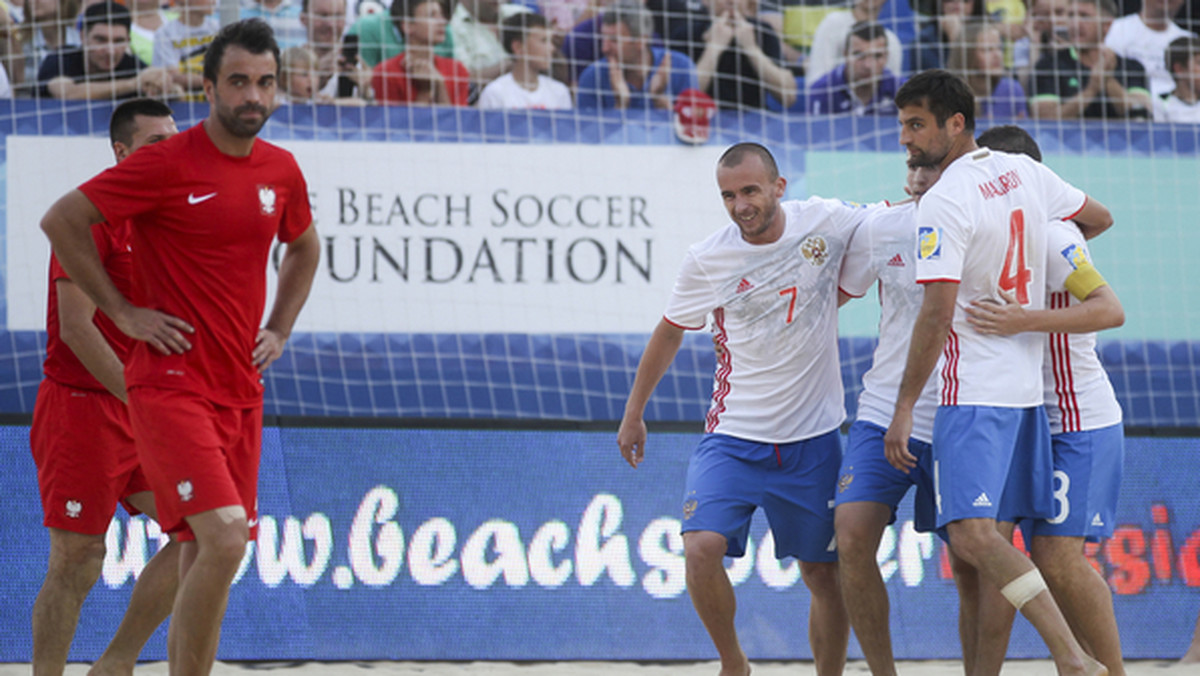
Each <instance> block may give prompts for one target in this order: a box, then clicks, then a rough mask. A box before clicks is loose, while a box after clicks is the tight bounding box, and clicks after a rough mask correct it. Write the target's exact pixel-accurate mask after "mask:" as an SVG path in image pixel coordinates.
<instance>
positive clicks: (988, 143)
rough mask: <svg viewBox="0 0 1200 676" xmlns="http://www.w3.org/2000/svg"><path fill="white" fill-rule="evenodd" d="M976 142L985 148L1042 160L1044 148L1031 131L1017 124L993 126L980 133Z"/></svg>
mask: <svg viewBox="0 0 1200 676" xmlns="http://www.w3.org/2000/svg"><path fill="white" fill-rule="evenodd" d="M975 143H977V144H979V145H980V146H981V147H983V148H991V149H992V150H999V151H1000V152H1002V153H1012V154H1014V155H1027V156H1029V157H1032V158H1033V159H1035V160H1037V161H1038V162H1041V161H1042V149H1041V148H1039V147H1038V144H1037V141H1035V140H1033V137H1032V136H1030V135H1029V132H1027V131H1025V130H1024V129H1022V128H1020V127H1018V126H1017V125H1015V124H1002V125H1000V126H998V127H992V128H991V129H989V130H987V131H985V132H983V133H982V134H980V135H979V138H977V139H975Z"/></svg>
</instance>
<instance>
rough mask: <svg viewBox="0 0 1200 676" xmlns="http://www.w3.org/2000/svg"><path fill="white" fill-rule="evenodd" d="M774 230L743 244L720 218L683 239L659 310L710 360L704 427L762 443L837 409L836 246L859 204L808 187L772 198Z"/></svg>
mask: <svg viewBox="0 0 1200 676" xmlns="http://www.w3.org/2000/svg"><path fill="white" fill-rule="evenodd" d="M780 209H782V210H783V213H784V216H785V217H786V224H785V226H784V232H783V235H782V236H781V237H780V238H779V239H778V240H777V241H775V242H772V243H770V244H750V243H748V242H746V241H745V240H743V239H742V235H741V230H740V229H739V228H738V226H737V224H735V223H730V224H728V225H726V226H725V227H724V228H722V229H720V230H718V231H717V232H715V233H713V234H712V235H711V236H710V237H708V238H707V239H705V240H704V241H703V242H700V243H698V244H695V245H693V246H692V247H691V248H690V249H688V253H687V256H686V257H685V258H684V261H683V265H682V267H681V269H680V271H679V277H678V279H676V281H675V290H674V291H673V292H672V294H671V299H670V301H669V302H668V303H667V311H666V313H665V314H664V319H665V320H666V321H668V322H670V323H672V324H674V325H676V326H679V327H682V328H685V329H700V328H703V327H704V325H705V318H706V317H707V315H708V314H709V313H712V319H713V330H714V332H715V334H716V340H717V342H718V343H719V344H720V345H721V346H722V347H723V348H724V350H723V352H722V354H721V356H720V357H719V358H718V360H717V372H716V377H715V378H714V381H713V394H712V404H711V405H710V407H709V411H708V415H707V416H706V418H705V430H706V431H707V432H717V433H720V434H728V435H730V436H735V437H739V438H742V439H748V440H751V441H759V442H764V443H785V442H792V441H800V440H803V439H809V438H812V437H815V436H819V435H821V434H825V433H826V432H829V431H831V430H834V429H837V428H838V427H839V426H840V425H841V424H842V421H843V420H844V419H845V418H846V407H845V403H844V401H843V397H844V394H843V390H842V374H841V366H840V362H839V360H838V348H837V285H838V273H839V271H840V269H841V265H842V256H843V255H844V254H845V252H846V246H847V245H848V244H849V242H850V237H851V235H853V234H854V229H855V228H857V227H858V225H859V224H860V223H861V222H862V220H863V218H864V217H865V216H866V215H867V214H868V213H869V210H868V209H866V208H865V207H862V206H858V205H849V204H846V203H843V202H840V201H838V200H827V199H821V198H817V197H813V198H810V199H807V200H805V201H803V202H801V201H788V202H783V203H782V204H781V205H780Z"/></svg>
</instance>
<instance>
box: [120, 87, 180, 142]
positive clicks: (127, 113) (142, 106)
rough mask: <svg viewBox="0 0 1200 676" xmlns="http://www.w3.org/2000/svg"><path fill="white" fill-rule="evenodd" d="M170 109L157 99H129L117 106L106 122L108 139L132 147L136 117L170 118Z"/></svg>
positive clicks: (171, 113)
mask: <svg viewBox="0 0 1200 676" xmlns="http://www.w3.org/2000/svg"><path fill="white" fill-rule="evenodd" d="M173 114H174V113H173V112H172V111H171V107H170V106H168V105H167V104H165V103H163V102H162V101H159V100H158V99H145V98H141V99H129V100H128V101H125V102H123V103H122V104H121V105H119V106H117V107H116V108H115V109H114V110H113V112H112V117H111V118H109V120H108V139H109V140H110V141H112V142H113V143H124V144H125V145H127V146H129V145H133V130H134V129H136V128H137V123H136V122H135V121H134V118H136V117H137V116H138V115H142V116H144V117H171V115H173Z"/></svg>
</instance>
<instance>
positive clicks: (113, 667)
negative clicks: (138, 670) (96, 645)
mask: <svg viewBox="0 0 1200 676" xmlns="http://www.w3.org/2000/svg"><path fill="white" fill-rule="evenodd" d="M87 676H133V665H132V664H116V660H112V659H105V657H104V656H103V655H101V656H100V659H98V660H96V662H95V664H93V665H92V668H91V669H88V673H87Z"/></svg>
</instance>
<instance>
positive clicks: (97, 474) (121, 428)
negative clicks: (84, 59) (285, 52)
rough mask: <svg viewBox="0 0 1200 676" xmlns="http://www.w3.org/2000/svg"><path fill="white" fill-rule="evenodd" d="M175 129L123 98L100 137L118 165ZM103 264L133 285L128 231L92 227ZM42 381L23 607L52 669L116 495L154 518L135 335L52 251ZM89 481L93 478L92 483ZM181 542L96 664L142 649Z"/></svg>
mask: <svg viewBox="0 0 1200 676" xmlns="http://www.w3.org/2000/svg"><path fill="white" fill-rule="evenodd" d="M176 133H177V131H176V129H175V120H174V119H173V118H172V117H171V109H170V108H169V107H167V105H166V104H164V103H162V102H160V101H154V100H152V99H133V100H130V101H126V102H125V103H123V104H121V105H120V106H118V107H117V108H116V110H114V111H113V115H112V119H111V120H110V122H109V137H110V139H111V141H112V146H113V154H114V155H115V156H116V159H117V162H121V161H123V160H125V159H126V158H128V157H129V156H130V155H131V154H132V153H133V152H134V151H135V150H137V149H138V148H140V147H142V146H144V145H148V144H151V143H157V142H158V141H161V140H163V139H167V138H170V137H172V136H174V135H175V134H176ZM91 235H92V238H93V240H94V242H95V244H96V248H97V250H98V252H99V254H100V258H101V260H102V261H103V265H104V269H105V271H107V272H108V275H109V276H110V277H111V278H112V280H113V283H114V284H116V286H117V288H118V289H120V290H121V292H122V293H128V291H129V289H130V285H131V272H132V269H131V267H132V258H133V254H132V253H131V252H130V249H129V227H128V225H127V224H125V223H121V224H120V225H113V224H109V223H99V224H96V225H93V226H92V229H91ZM46 333H47V339H46V362H45V364H44V366H43V369H44V372H45V374H46V378H45V379H44V380H43V381H42V384H41V387H40V388H38V396H37V403H36V404H35V405H34V408H33V428H32V430H31V433H30V446H31V448H32V450H33V458H34V462H35V463H36V464H37V468H38V488H39V489H40V491H41V495H42V507H43V511H44V513H45V518H44V524H45V525H46V527H47V528H48V529H49V531H50V558H49V562H48V563H47V567H46V579H45V581H44V583H43V584H42V589H41V591H40V592H39V593H38V597H37V601H35V602H34V605H33V670H34V673H36V674H39V675H42V674H61V673H62V672H63V669H64V668H65V667H66V664H67V655H68V653H69V652H70V649H71V639H72V638H73V637H74V635H75V626H76V624H77V623H78V621H79V612H80V608H81V607H82V605H83V600H84V599H85V598H86V597H87V594H88V592H89V591H91V589H92V586H93V585H95V584H96V579H97V578H98V577H99V576H100V568H101V565H102V563H103V561H104V534H105V531H106V530H107V529H108V524H109V521H110V520H111V519H112V516H113V513H114V512H115V511H116V508H117V502H118V501H120V502H121V503H122V504H123V505H124V506H125V509H126V510H127V511H128V512H129V513H130V514H138V513H139V512H144V513H146V514H147V515H149V516H150V517H151V518H157V516H156V515H157V512H156V511H155V508H154V496H153V495H151V493H150V487H149V485H148V484H147V483H146V478H145V476H144V475H143V473H142V469H141V465H140V464H139V463H138V458H137V451H136V449H135V448H134V442H133V434H132V431H131V430H130V426H129V413H128V411H127V410H126V408H125V377H124V375H123V374H122V369H123V368H124V362H125V360H126V358H127V357H128V355H129V350H130V348H131V347H132V343H133V340H132V339H131V338H129V337H128V336H126V335H125V334H123V333H121V332H120V331H119V330H118V329H117V327H116V326H114V325H113V323H112V321H111V320H110V319H109V318H108V317H106V316H104V314H103V313H101V312H97V311H96V306H95V304H94V303H92V301H91V299H89V298H88V297H87V295H85V294H84V293H83V292H82V291H80V290H79V288H78V287H77V286H75V284H74V283H73V282H72V281H71V279H70V278H69V277H68V276H67V274H66V273H65V272H63V269H62V266H60V265H59V264H58V259H57V258H56V257H55V256H54V255H51V256H50V292H49V296H48V302H47V313H46ZM98 479H99V480H98ZM178 557H179V547H178V545H176V544H175V543H174V542H172V543H170V544H168V545H167V546H166V547H164V548H163V549H162V550H161V551H159V552H158V553H157V554H156V555H155V556H154V557H153V558H152V559H151V560H150V562H149V563H148V564H147V565H146V567H145V569H144V570H143V571H142V573H141V575H139V576H138V580H137V584H136V585H135V586H134V592H133V596H132V598H131V599H130V604H129V609H128V611H127V612H126V614H125V618H124V620H123V621H122V625H121V629H120V630H119V631H118V632H117V634H116V636H114V637H113V640H112V643H110V644H109V646H108V649H107V650H106V651H105V652H104V655H103V656H102V657H101V658H100V660H99V661H98V662H97V663H96V667H95V669H96V671H97V672H99V673H108V672H109V671H110V670H111V671H121V672H125V673H132V671H133V665H134V663H135V662H136V661H137V657H138V654H139V653H140V652H141V649H142V646H144V645H145V644H146V641H147V640H148V639H149V638H150V635H151V634H152V633H153V632H154V630H155V629H156V628H157V627H158V625H159V624H161V623H162V621H163V620H165V619H166V618H167V615H168V614H169V613H170V612H171V603H172V602H173V600H174V598H175V584H176V581H177V570H178V565H179V564H178Z"/></svg>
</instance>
